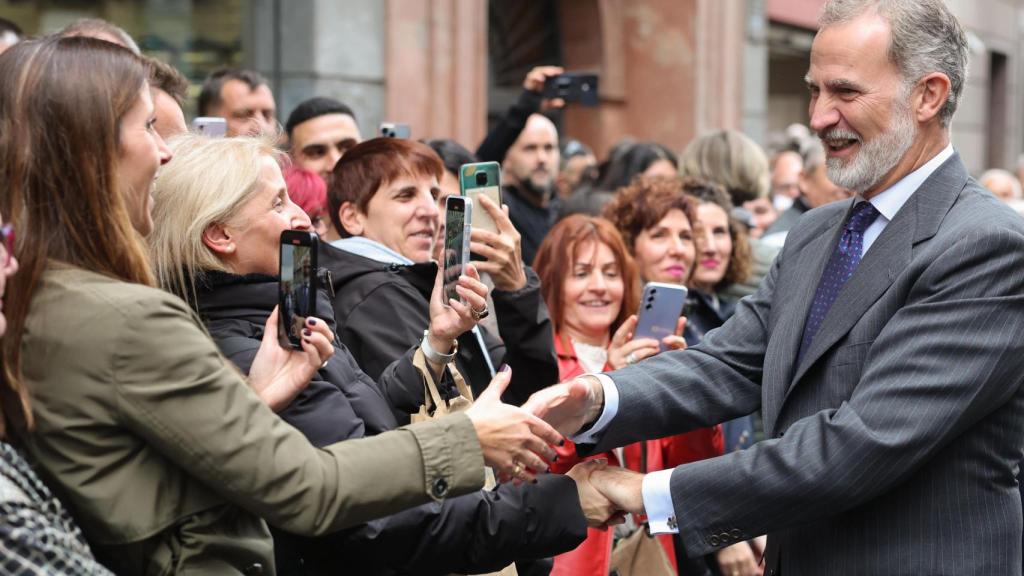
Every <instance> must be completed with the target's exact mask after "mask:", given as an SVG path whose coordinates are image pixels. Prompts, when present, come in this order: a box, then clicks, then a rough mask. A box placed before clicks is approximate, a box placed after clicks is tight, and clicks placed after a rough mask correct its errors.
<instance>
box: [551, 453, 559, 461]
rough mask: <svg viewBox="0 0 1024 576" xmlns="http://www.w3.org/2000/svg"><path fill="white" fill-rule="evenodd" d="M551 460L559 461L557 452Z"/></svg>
mask: <svg viewBox="0 0 1024 576" xmlns="http://www.w3.org/2000/svg"><path fill="white" fill-rule="evenodd" d="M551 461H552V462H558V454H555V457H554V458H552V459H551Z"/></svg>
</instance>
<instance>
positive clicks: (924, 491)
mask: <svg viewBox="0 0 1024 576" xmlns="http://www.w3.org/2000/svg"><path fill="white" fill-rule="evenodd" d="M850 206H851V202H839V203H835V204H832V205H828V206H824V207H822V208H819V209H816V210H812V211H810V212H808V213H806V214H805V215H804V216H803V217H802V218H801V219H800V221H799V223H798V224H797V225H796V227H794V228H793V229H792V231H791V232H790V234H789V237H788V239H787V241H786V245H785V247H784V248H783V250H782V252H781V253H780V255H779V257H778V258H777V259H776V261H775V263H774V264H773V266H772V268H771V271H770V273H769V274H768V276H767V277H766V278H765V281H764V283H763V285H762V286H761V288H760V290H759V291H758V292H757V293H756V294H754V295H753V296H751V297H749V298H746V299H745V300H743V301H742V302H741V303H740V305H739V306H738V308H737V312H736V314H735V315H734V316H733V317H732V319H731V320H729V321H728V322H727V323H726V324H725V325H724V326H722V327H721V328H720V329H718V330H715V331H713V332H711V333H709V334H708V335H707V336H706V337H705V339H704V341H703V342H702V343H701V345H699V346H696V347H694V348H693V349H690V350H686V351H681V352H671V353H666V354H661V355H659V356H657V357H654V358H651V359H648V360H646V361H644V362H641V363H640V364H638V365H635V366H632V367H629V368H626V369H623V370H620V371H617V372H613V373H612V374H611V377H612V378H613V380H614V381H615V383H616V386H617V387H618V389H619V390H620V393H621V398H620V406H619V412H618V415H617V416H616V418H615V419H614V420H613V422H612V424H611V426H610V427H609V428H608V429H607V430H606V431H605V433H604V435H603V437H602V439H601V442H600V443H599V445H598V446H596V447H594V449H596V450H605V449H607V448H609V447H612V446H621V445H625V444H627V443H630V442H633V441H636V440H640V439H643V438H658V437H662V436H666V435H669V434H675V433H679V432H683V431H687V430H691V429H694V428H697V427H700V426H707V425H710V424H713V423H716V422H722V421H725V420H728V419H730V418H734V417H736V416H740V415H743V414H748V413H750V412H752V411H754V410H757V409H759V408H760V409H761V410H762V411H763V417H764V425H765V432H766V436H767V438H768V439H767V440H765V441H764V442H761V443H760V444H757V445H755V446H754V447H752V448H750V449H747V450H745V451H742V452H736V453H731V454H728V455H725V456H722V457H719V458H714V459H711V460H705V461H701V462H695V463H692V464H686V465H684V466H680V467H679V468H677V469H676V470H675V472H673V474H672V483H671V486H672V496H673V502H674V505H675V510H676V516H677V519H678V523H679V529H680V532H681V535H682V538H683V542H684V544H685V546H686V549H687V551H688V552H689V553H690V554H692V555H701V554H706V553H708V552H711V551H712V550H714V549H717V548H720V547H722V546H725V545H728V544H731V543H734V542H736V541H740V540H744V539H747V538H751V537H753V536H757V535H759V534H764V533H768V534H769V545H768V547H769V552H768V554H766V561H767V562H768V566H767V569H766V573H775V574H778V573H783V574H785V575H786V576H792V575H811V576H820V575H826V574H827V575H844V574H850V575H857V576H864V575H883V576H895V575H902V574H906V575H934V574H951V575H952V574H957V575H963V574H977V575H987V576H988V575H995V574H1000V575H1002V574H1011V575H1020V574H1021V527H1022V517H1021V500H1020V496H1019V493H1018V486H1017V480H1016V474H1017V466H1018V464H1019V462H1020V461H1021V458H1022V456H1024V410H1022V408H1024V390H1022V386H1021V383H1022V380H1024V220H1022V219H1021V218H1020V217H1019V216H1017V215H1016V214H1014V213H1012V212H1011V211H1010V210H1009V209H1007V208H1006V207H1005V206H1003V205H1002V204H1001V203H1000V202H999V201H998V200H996V199H995V198H993V197H992V196H991V195H990V194H988V193H987V192H985V191H983V190H982V189H981V188H980V187H979V186H978V184H977V183H976V182H974V181H973V180H972V179H970V177H969V176H968V174H967V171H966V169H965V168H964V165H963V163H962V162H961V160H960V157H959V155H954V156H953V157H952V158H950V159H949V160H948V161H947V162H945V163H944V164H943V165H942V166H941V167H940V168H939V169H938V170H937V171H936V172H935V173H934V174H933V175H932V176H931V177H930V178H929V179H928V180H927V181H926V182H925V183H924V184H923V185H922V186H921V188H920V189H919V190H918V191H917V192H915V193H914V195H913V196H911V198H910V199H909V200H908V201H907V203H906V204H905V205H904V206H903V208H902V209H901V210H900V212H899V213H898V214H897V215H896V217H895V218H894V219H893V221H892V222H890V223H889V225H888V226H887V227H886V228H885V230H884V232H883V233H882V235H881V236H880V237H879V238H878V239H877V240H876V241H875V243H874V244H873V245H872V246H871V248H870V250H869V251H868V252H867V253H866V254H865V255H864V258H863V260H862V261H861V264H860V266H859V267H858V268H857V270H856V271H855V273H854V275H853V277H852V278H851V279H850V281H849V282H848V283H847V285H846V286H845V287H844V288H843V291H842V292H841V293H840V295H839V297H838V299H837V300H836V302H835V304H834V305H833V306H832V309H831V310H830V311H829V313H828V316H827V317H826V318H825V321H824V322H823V324H822V326H821V329H820V330H819V332H818V334H817V336H816V337H815V339H814V341H813V343H812V344H811V347H810V349H809V350H808V352H807V354H806V355H805V357H804V359H803V362H802V363H800V364H799V365H797V364H796V358H797V349H798V347H799V346H800V337H801V333H802V330H803V325H804V320H805V318H806V316H807V311H808V309H809V307H810V304H811V300H812V299H813V297H814V291H815V288H816V286H817V283H818V279H819V278H820V277H821V273H822V270H823V269H824V266H825V263H826V261H827V260H828V257H829V255H830V253H831V251H832V250H833V247H834V246H835V244H836V242H837V240H838V235H839V232H840V229H841V225H842V223H843V221H844V219H845V217H846V215H847V213H848V211H849V209H850Z"/></svg>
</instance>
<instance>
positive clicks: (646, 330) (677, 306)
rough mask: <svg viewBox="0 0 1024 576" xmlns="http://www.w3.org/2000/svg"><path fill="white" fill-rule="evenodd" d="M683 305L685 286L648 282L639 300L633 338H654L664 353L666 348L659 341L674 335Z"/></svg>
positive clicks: (684, 302)
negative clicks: (638, 310)
mask: <svg viewBox="0 0 1024 576" xmlns="http://www.w3.org/2000/svg"><path fill="white" fill-rule="evenodd" d="M685 304H686V287H685V286H680V285H679V284H664V283H661V282H648V283H647V284H646V285H645V286H644V293H643V298H641V300H640V312H639V313H638V314H637V316H638V317H637V322H636V331H635V332H634V335H633V338H634V339H636V338H654V339H655V340H657V341H658V343H659V344H660V345H661V351H662V352H664V351H665V349H666V347H665V344H664V343H663V342H662V341H661V339H662V338H664V337H665V336H671V335H673V334H675V333H676V323H677V322H679V317H680V316H681V315H682V314H683V306H684V305H685Z"/></svg>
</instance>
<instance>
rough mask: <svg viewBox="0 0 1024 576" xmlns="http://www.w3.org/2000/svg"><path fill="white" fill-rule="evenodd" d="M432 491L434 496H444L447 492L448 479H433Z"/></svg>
mask: <svg viewBox="0 0 1024 576" xmlns="http://www.w3.org/2000/svg"><path fill="white" fill-rule="evenodd" d="M433 492H434V497H435V498H444V497H445V496H446V495H447V494H448V481H447V480H445V479H444V478H438V479H436V480H434V486H433Z"/></svg>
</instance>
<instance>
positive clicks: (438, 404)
mask: <svg viewBox="0 0 1024 576" xmlns="http://www.w3.org/2000/svg"><path fill="white" fill-rule="evenodd" d="M412 365H413V366H414V367H416V369H417V370H419V371H420V374H423V380H424V388H425V390H424V393H423V405H422V406H420V411H419V412H418V413H417V414H413V416H412V421H413V422H424V421H426V420H433V419H434V418H440V417H441V416H444V415H446V414H454V413H456V412H464V411H466V410H468V409H469V407H470V406H472V405H473V392H472V390H470V389H469V386H468V385H467V384H466V380H465V379H464V378H463V377H462V374H459V371H458V370H457V369H456V368H455V363H454V362H452V363H451V364H449V365H448V371H449V372H450V373H451V375H452V379H453V380H454V381H455V387H456V388H457V389H458V391H459V395H458V396H457V397H455V398H452V399H451V400H450V401H448V402H445V401H444V400H443V399H442V398H441V393H440V392H439V391H438V389H437V384H436V383H435V382H434V377H433V374H432V373H431V372H430V368H428V367H427V361H426V358H424V356H423V351H422V350H417V351H416V354H414V355H413V357H412ZM485 473H486V475H487V478H486V480H485V481H484V490H493V489H494V486H495V484H496V483H495V481H494V472H492V471H491V469H490V468H486V469H485ZM453 576H458V575H453ZM483 576H519V573H518V572H517V571H516V565H515V564H509V565H508V566H506V567H505V568H503V569H501V570H500V571H498V572H489V573H487V574H485V575H483Z"/></svg>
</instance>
